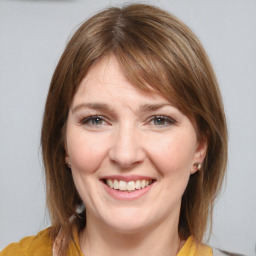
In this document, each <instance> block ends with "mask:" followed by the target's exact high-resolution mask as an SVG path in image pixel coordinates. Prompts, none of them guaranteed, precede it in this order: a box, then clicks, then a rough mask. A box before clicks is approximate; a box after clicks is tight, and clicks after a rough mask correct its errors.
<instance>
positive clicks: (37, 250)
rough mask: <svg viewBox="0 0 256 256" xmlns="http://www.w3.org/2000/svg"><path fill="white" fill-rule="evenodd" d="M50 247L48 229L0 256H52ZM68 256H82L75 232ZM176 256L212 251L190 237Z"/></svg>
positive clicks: (196, 255) (204, 254) (209, 254)
mask: <svg viewBox="0 0 256 256" xmlns="http://www.w3.org/2000/svg"><path fill="white" fill-rule="evenodd" d="M52 246H53V241H52V240H51V239H50V237H49V228H48V229H45V230H43V231H41V232H39V233H38V234H37V235H35V236H29V237H25V238H23V239H22V240H21V241H20V242H19V243H13V244H10V245H9V246H7V247H6V248H5V249H4V250H3V251H1V252H0V256H52ZM68 255H69V256H83V253H82V251H81V249H80V246H79V239H78V234H77V232H74V241H71V243H70V246H69V250H68ZM177 256H212V249H211V248H210V247H209V246H207V245H203V244H200V245H198V244H197V243H196V242H195V241H194V239H193V237H192V236H191V237H189V238H188V239H187V241H186V243H185V244H184V245H183V247H182V248H181V250H180V251H179V253H178V255H177Z"/></svg>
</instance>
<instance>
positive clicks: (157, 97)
mask: <svg viewBox="0 0 256 256" xmlns="http://www.w3.org/2000/svg"><path fill="white" fill-rule="evenodd" d="M146 86H147V88H150V86H149V85H146ZM120 99H122V100H124V99H125V100H126V101H130V102H135V101H144V102H145V101H150V102H155V103H157V102H158V103H159V102H161V103H169V104H170V101H168V100H167V99H166V98H164V97H163V96H162V95H161V94H160V93H159V92H157V91H156V90H154V89H153V88H150V90H148V91H144V90H142V89H140V88H138V87H137V86H136V85H134V84H132V83H131V82H130V81H129V80H128V79H127V78H126V76H125V75H124V73H123V71H122V69H121V67H120V65H119V63H118V61H117V59H116V58H115V57H114V56H108V57H105V58H103V59H102V60H100V61H99V62H97V63H96V64H95V65H94V66H92V67H91V68H90V70H89V71H88V73H87V75H86V76H85V77H84V79H83V80H82V81H81V83H80V85H79V87H78V90H77V92H76V94H75V96H74V100H73V102H74V103H77V102H80V101H88V100H90V101H102V100H104V101H107V100H111V101H112V102H113V103H115V102H118V101H119V100H120Z"/></svg>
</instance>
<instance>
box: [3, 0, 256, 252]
mask: <svg viewBox="0 0 256 256" xmlns="http://www.w3.org/2000/svg"><path fill="white" fill-rule="evenodd" d="M130 2H134V1H130ZM122 3H123V1H107V0H101V1H99V0H98V1H97V0H94V1H82V0H73V1H72V0H63V1H61V0H59V1H57V0H56V1H50V0H49V1H38V0H31V1H28V0H16V1H15V0H7V1H3V0H0V249H2V248H4V247H5V246H6V245H7V244H8V243H10V242H13V241H18V240H20V239H21V238H22V237H24V236H28V235H32V234H35V233H37V232H38V231H39V230H41V229H43V228H45V227H46V226H48V225H50V223H49V221H48V217H47V211H46V206H45V195H44V194H45V189H44V176H43V170H42V169H43V168H42V161H41V155H40V142H39V140H40V129H41V128H40V127H41V122H42V114H43V107H44V103H45V99H46V94H47V90H48V86H49V83H50V79H51V75H52V73H53V71H54V68H55V66H56V64H57V61H58V59H59V57H60V54H61V53H62V51H63V49H64V47H65V44H66V42H67V40H68V38H70V35H71V32H74V30H75V28H77V25H78V24H80V23H81V22H82V21H83V20H85V19H86V18H88V17H89V16H91V15H92V14H94V13H95V12H97V11H99V10H100V9H102V8H104V7H106V6H108V5H110V4H111V5H115V4H122ZM144 3H153V4H155V5H157V6H159V7H161V8H164V9H166V10H168V11H169V12H171V13H173V14H175V15H176V16H177V17H179V18H180V19H182V20H183V21H184V22H185V23H187V24H188V25H189V26H190V27H191V28H192V30H193V31H194V32H195V33H196V34H197V35H198V36H199V38H200V39H201V41H202V43H203V45H204V46H205V48H206V50H207V52H208V54H209V56H210V59H211V61H212V63H213V66H214V68H215V71H216V74H217V77H218V80H219V82H220V87H221V91H222V93H223V99H224V104H225V108H226V113H227V120H228V128H229V140H230V142H229V164H228V172H227V183H226V188H225V190H224V191H223V193H222V195H221V197H220V199H219V201H218V203H217V205H216V210H215V213H214V216H213V234H212V236H211V239H210V244H212V245H214V246H217V247H220V248H223V249H226V250H230V251H236V252H241V253H244V254H247V255H249V256H252V255H255V244H256V185H255V183H256V182H255V181H256V168H255V158H256V154H255V145H256V135H255V134H256V129H255V127H256V114H255V110H256V99H255V98H256V1H255V0H214V1H212V0H162V1H144Z"/></svg>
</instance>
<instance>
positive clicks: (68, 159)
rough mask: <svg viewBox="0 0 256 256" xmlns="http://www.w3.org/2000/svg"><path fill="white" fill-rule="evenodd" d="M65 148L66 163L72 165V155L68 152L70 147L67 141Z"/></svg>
mask: <svg viewBox="0 0 256 256" xmlns="http://www.w3.org/2000/svg"><path fill="white" fill-rule="evenodd" d="M64 148H65V153H66V154H65V163H66V164H67V165H70V157H69V153H68V147H67V142H66V141H65V144H64Z"/></svg>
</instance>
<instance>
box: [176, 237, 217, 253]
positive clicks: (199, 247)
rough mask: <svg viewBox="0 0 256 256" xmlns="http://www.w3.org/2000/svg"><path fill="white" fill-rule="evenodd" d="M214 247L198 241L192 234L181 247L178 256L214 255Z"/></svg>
mask: <svg viewBox="0 0 256 256" xmlns="http://www.w3.org/2000/svg"><path fill="white" fill-rule="evenodd" d="M212 255H213V254H212V248H211V247H210V246H208V245H205V244H202V243H198V242H196V241H195V239H194V238H193V237H192V236H190V237H189V238H188V239H187V241H186V242H185V244H184V245H183V247H182V248H181V250H180V252H179V254H178V256H212Z"/></svg>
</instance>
